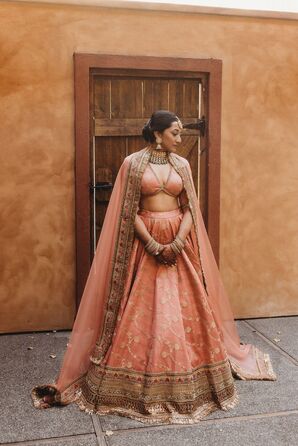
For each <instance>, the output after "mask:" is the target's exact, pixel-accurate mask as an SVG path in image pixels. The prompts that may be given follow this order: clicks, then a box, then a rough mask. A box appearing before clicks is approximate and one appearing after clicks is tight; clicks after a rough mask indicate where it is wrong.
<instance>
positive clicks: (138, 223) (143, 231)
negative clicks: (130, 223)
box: [134, 214, 151, 245]
mask: <svg viewBox="0 0 298 446" xmlns="http://www.w3.org/2000/svg"><path fill="white" fill-rule="evenodd" d="M134 226H135V232H136V234H137V236H138V238H139V239H140V240H141V241H142V242H143V243H144V245H146V244H147V243H148V242H149V240H150V239H151V235H150V234H149V232H148V229H147V228H146V225H145V223H144V222H143V220H142V219H141V217H140V216H139V215H138V214H137V215H136V218H135V224H134Z"/></svg>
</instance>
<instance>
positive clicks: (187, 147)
mask: <svg viewBox="0 0 298 446" xmlns="http://www.w3.org/2000/svg"><path fill="white" fill-rule="evenodd" d="M74 62H75V137H76V248H77V262H76V263H77V303H78V304H79V302H80V298H81V296H82V292H83V290H84V286H85V283H86V279H87V276H88V273H89V269H90V264H91V260H92V257H93V252H94V248H95V246H96V242H97V239H98V236H99V233H100V230H101V227H102V222H103V219H104V215H105V211H106V208H107V205H108V202H109V198H110V194H111V190H112V187H113V183H114V181H115V178H116V175H117V172H118V169H119V167H120V165H121V163H122V161H123V159H124V157H125V156H126V155H128V154H129V153H131V152H134V151H137V150H140V149H141V148H143V147H145V145H146V144H145V142H144V141H143V139H142V137H141V129H142V127H143V125H144V123H145V122H146V120H147V119H148V118H149V117H150V115H151V113H152V112H153V111H154V110H157V109H168V110H172V111H174V112H175V113H177V115H178V116H179V117H180V118H181V120H182V121H183V123H188V124H189V127H190V129H189V130H187V131H186V132H185V133H184V135H183V143H182V144H181V149H180V153H181V155H182V156H185V157H186V158H187V159H188V160H189V162H190V164H191V167H192V171H193V176H194V180H195V185H196V189H197V191H198V193H199V198H200V206H201V209H202V212H203V216H204V220H205V224H206V227H207V231H208V235H209V238H210V241H211V245H212V248H213V252H214V254H215V257H216V259H217V260H218V256H219V196H220V190H219V184H220V178H219V176H220V111H221V66H222V63H221V61H219V60H214V59H184V58H180V59H179V58H164V57H163V58H159V57H145V56H144V57H143V56H142V57H141V56H115V55H98V54H75V55H74ZM203 116H204V117H205V122H206V131H205V133H204V135H203V134H201V136H200V135H199V132H198V130H197V129H196V130H194V128H197V127H198V120H199V118H202V117H203ZM191 127H192V128H191Z"/></svg>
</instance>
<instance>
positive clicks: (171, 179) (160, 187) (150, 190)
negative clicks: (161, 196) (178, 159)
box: [141, 164, 183, 197]
mask: <svg viewBox="0 0 298 446" xmlns="http://www.w3.org/2000/svg"><path fill="white" fill-rule="evenodd" d="M182 190H183V182H182V178H181V177H180V175H178V173H177V172H176V171H175V170H174V169H173V167H172V166H170V171H169V175H168V178H167V181H166V182H165V183H161V181H160V179H159V178H158V176H157V174H156V172H155V171H154V169H153V167H152V166H151V165H150V164H148V166H147V168H146V169H145V172H144V174H143V178H142V183H141V194H142V195H145V196H147V197H149V196H151V195H156V194H158V193H159V192H164V193H165V194H167V195H170V196H171V197H178V195H179V194H180V193H181V192H182Z"/></svg>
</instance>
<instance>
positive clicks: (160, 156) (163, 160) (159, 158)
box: [149, 149, 169, 164]
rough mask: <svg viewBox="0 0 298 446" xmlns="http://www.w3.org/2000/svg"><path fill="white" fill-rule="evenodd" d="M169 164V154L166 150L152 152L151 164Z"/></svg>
mask: <svg viewBox="0 0 298 446" xmlns="http://www.w3.org/2000/svg"><path fill="white" fill-rule="evenodd" d="M168 162H169V155H168V152H166V151H164V150H155V149H153V150H152V152H151V154H150V158H149V163H152V164H167V163H168Z"/></svg>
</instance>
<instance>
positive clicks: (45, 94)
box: [0, 2, 298, 331]
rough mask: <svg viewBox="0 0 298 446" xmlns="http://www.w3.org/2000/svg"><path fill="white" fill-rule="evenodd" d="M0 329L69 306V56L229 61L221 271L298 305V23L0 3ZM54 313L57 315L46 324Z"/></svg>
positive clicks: (65, 320) (250, 307) (249, 309)
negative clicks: (114, 55)
mask: <svg viewBox="0 0 298 446" xmlns="http://www.w3.org/2000/svg"><path fill="white" fill-rule="evenodd" d="M0 14H1V16H0V36H1V37H0V39H1V53H0V57H1V63H0V83H1V146H2V147H1V152H0V153H1V163H0V175H1V184H0V197H1V200H0V216H1V225H0V246H1V251H0V256H1V269H0V280H1V284H0V305H1V312H0V314H1V316H0V327H1V330H2V331H5V330H9V329H10V330H30V329H33V328H34V329H46V328H50V327H51V328H62V327H70V326H71V323H72V319H73V315H74V292H75V240H74V100H73V59H72V55H73V53H74V52H88V53H106V54H108V53H111V54H127V55H154V56H167V57H175V56H179V57H193V58H196V57H197V58H210V57H212V58H216V59H222V60H223V109H222V111H223V113H222V169H221V236H220V243H221V247H220V256H221V264H220V266H221V272H222V276H223V279H224V283H225V285H226V287H227V290H228V292H229V294H230V296H231V300H232V304H233V308H234V310H235V313H236V315H237V316H240V317H244V316H248V317H249V316H258V315H262V316H268V315H279V314H294V313H296V314H297V310H298V303H297V302H298V299H297V290H298V283H297V282H298V279H297V278H298V259H297V253H298V231H297V221H298V211H297V189H298V179H297V171H298V150H297V137H298V130H297V128H298V126H297V123H296V121H297V116H298V110H297V95H298V82H297V75H298V53H297V51H296V48H295V45H294V42H296V41H297V40H298V32H297V22H294V21H287V20H274V19H255V18H240V17H223V16H208V15H198V14H197V15H195V14H193V15H191V14H182V13H179V14H178V13H170V12H144V11H143V12H142V11H129V10H119V9H106V8H84V7H79V6H57V5H37V4H24V3H23V4H20V3H13V2H11V3H9V2H7V3H5V2H3V3H2V2H1V12H0ZM49 321H50V322H49Z"/></svg>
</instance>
